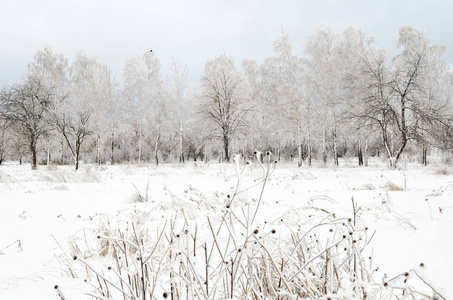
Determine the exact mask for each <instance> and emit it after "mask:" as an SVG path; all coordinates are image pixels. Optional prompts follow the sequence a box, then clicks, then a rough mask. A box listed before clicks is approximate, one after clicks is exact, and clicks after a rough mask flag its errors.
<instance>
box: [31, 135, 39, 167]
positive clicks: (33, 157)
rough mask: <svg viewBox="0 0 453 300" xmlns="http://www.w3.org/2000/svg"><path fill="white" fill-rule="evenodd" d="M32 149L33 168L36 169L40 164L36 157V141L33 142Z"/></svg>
mask: <svg viewBox="0 0 453 300" xmlns="http://www.w3.org/2000/svg"><path fill="white" fill-rule="evenodd" d="M30 150H31V169H32V170H36V169H37V166H38V164H37V159H36V143H35V141H32V142H31V144H30Z"/></svg>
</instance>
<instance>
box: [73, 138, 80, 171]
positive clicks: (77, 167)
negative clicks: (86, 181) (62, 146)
mask: <svg viewBox="0 0 453 300" xmlns="http://www.w3.org/2000/svg"><path fill="white" fill-rule="evenodd" d="M75 148H76V149H75V150H76V151H75V152H76V153H75V157H74V160H75V169H76V171H77V170H78V169H79V153H80V143H79V142H78V141H77V142H76V146H75Z"/></svg>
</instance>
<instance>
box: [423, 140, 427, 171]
mask: <svg viewBox="0 0 453 300" xmlns="http://www.w3.org/2000/svg"><path fill="white" fill-rule="evenodd" d="M426 152H427V151H426V146H425V145H423V152H422V163H423V165H424V166H426V165H428V160H427V159H426Z"/></svg>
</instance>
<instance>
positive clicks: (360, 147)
mask: <svg viewBox="0 0 453 300" xmlns="http://www.w3.org/2000/svg"><path fill="white" fill-rule="evenodd" d="M358 148H359V149H358V151H357V152H358V153H357V154H358V157H359V166H363V155H362V140H361V139H360V138H359V144H358Z"/></svg>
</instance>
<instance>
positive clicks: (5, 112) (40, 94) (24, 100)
mask: <svg viewBox="0 0 453 300" xmlns="http://www.w3.org/2000/svg"><path fill="white" fill-rule="evenodd" d="M51 101H52V90H49V89H47V87H46V86H45V84H44V83H43V80H42V78H39V77H33V76H29V77H28V78H27V79H26V81H25V82H23V83H20V84H14V85H13V86H11V87H9V88H3V89H2V91H1V92H0V106H1V108H0V110H1V114H2V116H3V118H4V119H6V120H7V121H9V122H12V123H13V124H14V126H15V128H16V129H17V132H18V134H19V136H20V137H21V138H23V139H25V140H27V143H28V146H29V149H30V153H31V168H32V169H33V170H36V168H37V165H38V163H37V150H38V141H39V140H40V138H41V137H42V136H45V135H46V134H47V133H48V132H49V130H50V127H49V123H48V120H47V113H48V110H49V107H50V106H51Z"/></svg>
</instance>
